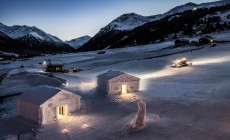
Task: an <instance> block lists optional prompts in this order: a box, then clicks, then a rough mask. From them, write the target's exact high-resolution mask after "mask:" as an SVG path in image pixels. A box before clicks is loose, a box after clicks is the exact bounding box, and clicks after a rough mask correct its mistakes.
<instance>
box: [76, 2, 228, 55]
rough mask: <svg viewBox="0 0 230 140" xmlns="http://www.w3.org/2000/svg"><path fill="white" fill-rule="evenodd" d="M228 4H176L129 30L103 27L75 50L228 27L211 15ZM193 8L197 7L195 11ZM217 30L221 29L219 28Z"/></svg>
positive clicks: (90, 49) (139, 43) (140, 42)
mask: <svg viewBox="0 0 230 140" xmlns="http://www.w3.org/2000/svg"><path fill="white" fill-rule="evenodd" d="M229 4H230V1H229V0H228V1H218V2H211V3H203V4H200V5H197V4H193V3H187V4H185V5H182V6H177V7H175V8H173V9H171V10H170V11H168V12H166V13H165V14H163V15H157V16H155V19H153V20H152V21H150V22H147V23H145V24H143V25H142V26H138V27H136V28H134V29H132V30H113V29H112V30H106V31H107V32H101V31H100V32H99V33H98V34H96V35H95V36H94V37H93V38H92V39H91V40H90V41H89V42H87V43H86V44H84V45H83V46H82V47H81V48H80V49H78V51H92V50H100V49H105V48H118V47H127V46H135V45H143V44H149V43H154V42H155V41H157V40H164V39H165V38H171V39H172V36H174V35H175V37H177V36H178V35H182V36H183V35H193V34H196V33H198V32H200V33H199V34H205V33H208V32H212V31H214V30H215V29H217V27H216V24H217V25H218V26H219V25H220V26H225V27H223V28H222V29H228V26H227V25H223V24H228V23H223V22H221V19H220V18H218V17H213V16H211V15H212V14H215V13H216V12H220V13H221V12H224V11H226V10H229V9H228V5H229ZM194 8H196V9H195V10H194ZM206 16H210V17H206ZM152 17H154V16H152ZM210 23H212V24H213V25H215V27H212V25H210ZM107 28H108V27H106V29H107ZM213 28H214V29H213ZM102 29H104V28H102ZM108 29H111V28H108ZM116 29H117V28H116ZM219 29H220V30H222V29H221V28H219V27H218V30H219ZM193 30H194V31H193ZM195 30H196V31H195Z"/></svg>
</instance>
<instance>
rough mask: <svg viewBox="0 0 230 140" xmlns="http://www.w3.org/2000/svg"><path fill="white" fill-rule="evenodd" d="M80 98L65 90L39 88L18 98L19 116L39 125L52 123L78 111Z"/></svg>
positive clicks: (47, 87)
mask: <svg viewBox="0 0 230 140" xmlns="http://www.w3.org/2000/svg"><path fill="white" fill-rule="evenodd" d="M80 98H81V97H80V96H79V95H77V94H74V93H72V92H68V91H65V90H63V89H59V88H54V87H49V86H39V87H36V88H34V89H32V90H29V91H27V92H26V93H23V94H21V95H20V96H19V97H18V98H17V115H19V116H22V117H24V118H27V119H29V120H32V121H34V122H36V123H38V124H46V123H50V122H53V121H56V120H57V119H62V118H66V117H67V116H68V114H70V113H72V112H74V111H76V110H78V109H79V108H80V105H81V104H80Z"/></svg>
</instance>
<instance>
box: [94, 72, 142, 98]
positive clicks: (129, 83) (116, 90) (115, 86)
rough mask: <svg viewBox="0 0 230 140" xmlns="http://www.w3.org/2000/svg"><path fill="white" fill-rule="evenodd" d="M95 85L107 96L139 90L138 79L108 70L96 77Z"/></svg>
mask: <svg viewBox="0 0 230 140" xmlns="http://www.w3.org/2000/svg"><path fill="white" fill-rule="evenodd" d="M97 84H98V88H99V89H101V90H103V91H104V92H106V93H107V94H123V93H131V92H136V91H138V90H139V85H140V78H138V77H135V76H132V75H130V74H127V73H125V72H120V71H112V70H110V71H108V72H106V73H103V74H101V75H99V76H98V77H97Z"/></svg>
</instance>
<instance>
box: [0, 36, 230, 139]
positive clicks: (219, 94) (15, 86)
mask: <svg viewBox="0 0 230 140" xmlns="http://www.w3.org/2000/svg"><path fill="white" fill-rule="evenodd" d="M219 36H221V35H219ZM223 36H225V37H226V38H227V37H228V36H227V35H223ZM217 37H218V36H217ZM221 39H223V38H221ZM171 45H173V43H172V42H165V43H159V44H152V45H148V46H145V47H143V46H140V47H136V48H123V49H115V50H106V53H105V54H97V52H87V53H77V54H65V55H56V56H43V57H35V58H31V60H28V61H12V62H11V64H9V65H4V66H0V69H1V70H9V71H10V73H11V75H10V77H7V78H6V79H5V81H4V84H3V86H1V87H0V89H1V91H0V92H4V93H0V94H7V93H8V92H10V91H17V90H20V91H23V90H24V89H28V88H32V87H33V86H37V85H41V84H48V85H51V86H62V83H63V82H64V81H62V80H61V81H59V80H60V79H56V78H50V77H49V76H47V75H45V74H44V73H39V72H41V71H42V65H41V64H38V63H41V62H43V61H44V60H47V59H48V58H51V59H53V60H62V61H63V62H64V64H65V65H64V68H73V67H75V68H81V69H83V71H81V72H79V73H56V74H54V75H55V76H56V77H58V78H61V79H64V80H66V82H67V83H68V84H67V86H66V87H65V88H66V89H67V90H70V91H73V92H76V93H77V94H79V95H81V96H82V109H81V110H80V111H79V112H77V113H76V114H73V115H72V116H69V117H68V119H63V120H59V121H57V122H55V123H53V124H48V125H44V126H37V125H35V124H33V123H32V122H29V121H27V120H24V119H23V118H20V117H15V116H14V114H15V113H13V112H15V98H12V99H11V100H8V101H6V102H5V103H3V104H0V105H1V106H5V107H7V109H6V111H5V113H6V116H7V114H11V115H8V116H9V117H5V118H4V119H2V120H0V138H3V139H16V138H17V137H16V136H17V134H18V132H20V131H22V130H26V129H30V128H34V129H36V132H37V138H38V139H41V140H46V139H47V140H51V139H63V140H65V139H70V140H72V139H84V140H85V139H93V140H95V139H96V140H102V139H106V140H110V139H130V140H131V139H132V140H133V139H149V140H150V139H151V140H152V139H157V140H207V139H208V140H229V139H230V109H229V106H230V86H229V85H230V72H229V70H230V43H224V44H217V45H216V46H215V47H209V46H208V45H207V46H205V47H204V48H203V49H199V50H194V51H187V52H184V53H178V54H174V55H169V56H165V57H159V58H153V57H155V56H159V55H163V54H169V53H172V52H180V51H184V50H190V49H195V48H196V47H194V46H188V47H182V48H177V49H167V47H169V46H171ZM163 48H164V49H163ZM180 57H187V58H188V59H189V60H191V62H192V63H193V65H192V66H191V67H184V68H171V67H169V65H170V64H171V62H172V60H173V59H176V58H180ZM151 58H152V59H151ZM21 65H23V66H24V68H23V69H24V70H23V72H24V73H20V71H22V68H20V66H21ZM108 70H120V71H124V72H127V73H130V74H132V75H135V76H137V77H139V78H141V86H140V91H139V92H138V93H129V94H126V95H120V96H119V98H120V99H121V101H120V102H116V99H117V96H115V95H114V96H107V97H100V96H97V93H98V92H100V91H99V90H97V88H96V87H97V83H96V80H97V79H96V78H97V75H99V74H101V73H104V72H106V71H108ZM25 71H28V72H29V73H25ZM33 72H36V73H33ZM18 73H20V74H18ZM35 75H37V76H38V77H39V78H37V79H36V78H34V76H35ZM44 78H45V79H47V80H44ZM39 81H41V82H39ZM134 95H135V96H136V98H137V99H136V100H134V99H133V96H134ZM138 100H143V101H145V102H146V105H147V116H146V117H147V119H146V125H145V127H144V128H143V129H142V130H140V131H136V132H131V133H129V134H128V136H127V137H125V135H124V126H125V125H126V124H128V123H130V122H131V121H132V120H133V119H134V118H135V115H136V113H137V110H138V108H137V105H136V103H137V101H138ZM84 123H86V125H87V126H86V127H85V126H83V124H84ZM64 127H65V128H66V129H67V133H63V128H64Z"/></svg>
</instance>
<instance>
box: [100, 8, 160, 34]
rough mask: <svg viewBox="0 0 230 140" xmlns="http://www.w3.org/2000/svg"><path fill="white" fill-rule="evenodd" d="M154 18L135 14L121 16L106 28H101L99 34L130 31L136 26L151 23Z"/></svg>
mask: <svg viewBox="0 0 230 140" xmlns="http://www.w3.org/2000/svg"><path fill="white" fill-rule="evenodd" d="M155 18H156V17H155V16H149V17H147V16H146V17H145V16H141V15H138V14H135V13H129V14H123V15H121V16H120V17H118V18H116V19H115V20H113V21H112V22H111V23H109V24H108V25H107V26H105V27H104V28H102V29H101V30H100V32H99V34H100V33H105V32H109V31H112V30H120V31H123V30H132V29H134V28H136V27H138V26H141V25H143V24H145V23H147V22H150V21H153V20H154V19H155Z"/></svg>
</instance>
